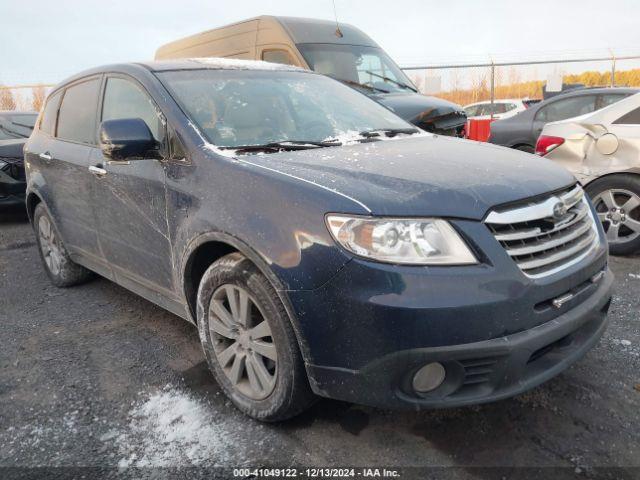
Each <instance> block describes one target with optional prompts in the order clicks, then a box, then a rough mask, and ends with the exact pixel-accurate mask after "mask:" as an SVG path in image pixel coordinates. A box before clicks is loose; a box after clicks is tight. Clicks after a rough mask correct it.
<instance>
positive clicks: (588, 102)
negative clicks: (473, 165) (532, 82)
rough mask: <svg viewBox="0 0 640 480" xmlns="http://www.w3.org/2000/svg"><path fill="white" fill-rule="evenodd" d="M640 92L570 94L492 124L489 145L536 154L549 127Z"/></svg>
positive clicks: (591, 90) (601, 90)
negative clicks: (543, 130)
mask: <svg viewBox="0 0 640 480" xmlns="http://www.w3.org/2000/svg"><path fill="white" fill-rule="evenodd" d="M639 91H640V90H639V89H637V88H617V87H616V88H584V89H575V90H568V91H567V92H566V93H562V94H560V95H556V96H554V97H552V98H549V99H548V100H545V101H543V102H540V103H537V104H534V105H531V106H530V107H529V108H528V109H527V110H525V111H524V112H521V113H519V114H518V115H515V116H513V117H510V118H506V119H504V120H498V121H495V122H493V123H491V136H490V137H489V142H491V143H494V144H496V145H502V146H505V147H510V148H516V149H518V150H523V151H525V152H529V153H533V152H534V151H535V146H536V142H537V140H538V137H539V136H540V132H542V129H543V128H544V126H545V124H547V123H549V122H556V121H559V120H565V119H567V118H573V117H577V116H579V115H584V114H585V113H590V112H593V111H595V110H599V109H601V108H604V107H606V106H607V105H611V104H612V103H615V102H617V101H620V100H622V99H623V98H625V97H628V96H629V95H633V94H635V93H638V92H639Z"/></svg>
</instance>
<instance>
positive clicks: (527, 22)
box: [0, 0, 640, 84]
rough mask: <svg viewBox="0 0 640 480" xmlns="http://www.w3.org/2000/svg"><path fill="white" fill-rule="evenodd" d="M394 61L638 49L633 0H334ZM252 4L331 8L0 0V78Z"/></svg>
mask: <svg viewBox="0 0 640 480" xmlns="http://www.w3.org/2000/svg"><path fill="white" fill-rule="evenodd" d="M336 8H337V12H338V18H339V20H341V21H344V22H346V23H351V24H354V25H356V26H358V27H359V28H360V29H362V30H364V31H365V32H366V33H368V34H369V35H370V36H371V37H373V39H374V40H376V41H377V42H378V43H379V44H380V45H381V46H382V47H383V48H385V49H386V50H387V51H388V53H389V54H390V55H391V56H392V57H393V58H394V59H395V60H396V61H397V62H398V63H399V64H400V65H408V64H416V63H418V64H420V63H460V62H464V61H469V60H476V61H477V60H486V59H487V58H488V56H489V55H490V54H491V55H493V56H494V57H497V58H504V57H508V58H518V59H522V58H523V57H524V58H531V57H534V56H535V57H540V56H547V57H548V56H553V55H560V56H563V55H573V56H576V55H583V54H584V55H587V54H592V53H600V54H602V53H606V52H607V50H608V49H609V48H613V49H615V50H616V51H619V52H623V53H629V52H633V53H636V52H640V41H639V40H640V30H639V27H638V25H640V1H638V0H607V1H606V2H605V1H602V0H598V1H591V0H553V1H549V0H528V1H526V2H524V1H520V0H483V1H480V0H455V1H452V0H448V1H442V0H393V1H391V0H384V1H374V0H369V1H365V0H336ZM261 14H274V15H290V16H304V17H315V18H325V19H332V18H333V7H332V2H331V0H272V1H270V2H267V1H265V0H235V1H219V0H174V1H164V0H102V1H97V0H69V1H62V0H0V83H5V84H21V83H22V84H24V83H32V82H47V83H49V82H53V83H56V82H58V81H60V80H62V79H63V78H64V77H66V76H68V75H70V74H73V73H76V72H78V71H80V70H82V69H85V68H88V67H92V66H95V65H100V64H105V63H112V62H120V61H136V60H145V59H150V58H152V57H153V54H154V52H155V50H156V48H157V47H158V46H159V45H161V44H163V43H165V42H168V41H170V40H174V39H176V38H179V37H181V36H185V35H188V34H191V33H196V32H199V31H202V30H205V29H210V28H215V27H218V26H222V25H225V24H228V23H231V22H235V21H239V20H243V19H246V18H249V17H253V16H257V15H261Z"/></svg>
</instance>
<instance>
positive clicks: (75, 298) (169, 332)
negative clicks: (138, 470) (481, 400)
mask: <svg viewBox="0 0 640 480" xmlns="http://www.w3.org/2000/svg"><path fill="white" fill-rule="evenodd" d="M611 266H612V269H613V270H614V272H615V274H616V277H617V281H616V292H615V297H614V302H613V306H612V309H611V313H610V326H609V328H608V331H607V332H606V334H605V336H604V338H603V339H602V341H601V342H600V344H599V345H598V346H597V347H596V348H595V349H593V350H592V351H590V352H589V353H588V354H587V356H586V357H585V358H584V359H583V360H582V361H580V362H579V363H578V364H576V365H574V366H573V367H572V368H570V369H569V370H568V371H566V372H565V373H563V374H561V375H560V376H558V377H557V378H555V379H553V380H552V381H550V382H548V383H547V384H545V385H543V386H541V387H539V388H537V389H535V390H533V391H531V392H529V393H526V394H524V395H521V396H518V397H516V398H513V399H510V400H506V401H502V402H499V403H494V404H489V405H484V406H479V407H469V408H457V409H451V410H438V411H422V412H392V411H381V410H376V409H371V408H366V407H361V406H357V405H350V404H346V403H341V402H336V401H329V400H321V401H319V402H318V403H317V404H316V405H315V406H314V407H313V408H312V409H311V410H310V411H309V412H306V413H305V414H303V415H302V416H300V417H298V418H296V419H294V420H292V421H289V422H286V423H283V424H278V425H264V424H260V423H258V422H255V421H253V420H251V419H249V418H247V417H246V416H244V415H242V414H240V413H239V412H237V411H236V410H235V409H234V407H233V406H232V405H231V404H230V403H229V402H228V401H227V400H226V399H225V397H224V396H223V395H222V393H221V392H220V391H219V389H218V387H217V386H216V384H215V383H214V381H213V378H212V376H211V375H210V373H209V371H208V369H207V366H206V364H205V361H204V356H203V353H202V351H201V349H200V345H199V341H198V335H197V332H196V330H195V328H194V327H192V326H191V325H189V324H187V323H186V322H184V321H183V320H181V319H179V318H178V317H176V316H174V315H172V314H170V313H168V312H166V311H163V310H162V309H160V308H158V307H156V306H154V305H153V304H151V303H149V302H147V301H145V300H143V299H141V298H140V297H138V296H136V295H134V294H132V293H129V292H128V291H126V290H124V289H123V288H120V287H118V286H116V285H115V284H113V283H111V282H109V281H106V280H104V279H97V280H95V281H92V282H90V283H88V284H85V285H82V286H80V287H76V288H71V289H66V290H64V289H57V288H55V287H53V286H52V285H51V284H50V283H49V281H48V279H47V277H46V275H45V273H44V271H43V269H42V267H41V265H40V259H39V258H38V253H37V250H36V247H35V244H34V238H33V235H32V232H31V228H30V226H29V224H28V223H27V221H26V219H25V218H24V217H23V216H22V215H21V214H19V213H16V214H5V215H3V216H2V219H1V223H0V291H1V292H2V294H1V295H0V322H1V324H2V336H1V337H0V338H1V340H0V342H1V343H0V467H5V468H6V467H16V466H20V467H38V466H47V467H54V466H61V467H69V466H76V467H100V468H109V467H117V466H121V467H122V466H137V467H145V466H172V467H179V466H185V465H191V466H193V465H196V466H204V467H212V466H233V467H236V466H242V465H246V466H252V467H258V466H262V465H275V466H280V467H282V466H287V465H304V466H329V465H331V466H371V465H375V466H389V467H416V466H430V467H456V468H453V469H444V470H437V472H439V474H442V475H444V474H445V473H446V474H448V475H449V476H453V477H455V478H488V477H490V478H493V476H494V475H495V474H498V478H501V477H503V476H505V475H503V473H501V472H502V470H494V469H486V468H485V467H503V468H506V469H507V471H510V470H509V469H510V468H511V467H536V468H537V469H540V468H543V469H544V468H546V467H561V470H554V475H553V476H554V477H558V476H563V475H561V474H564V475H566V476H567V477H568V476H573V475H575V474H579V475H581V476H584V477H585V478H638V477H637V476H636V475H639V474H640V431H639V425H640V313H639V310H640V296H639V295H638V292H639V290H640V257H635V258H612V259H611ZM634 467H635V468H634ZM524 472H525V470H523V471H522V473H524ZM23 473H24V472H23ZM0 476H1V475H0ZM506 476H507V477H508V478H512V477H511V476H510V475H506ZM517 476H519V477H522V476H524V474H518V475H517ZM407 478H408V477H407ZM513 478H516V477H513Z"/></svg>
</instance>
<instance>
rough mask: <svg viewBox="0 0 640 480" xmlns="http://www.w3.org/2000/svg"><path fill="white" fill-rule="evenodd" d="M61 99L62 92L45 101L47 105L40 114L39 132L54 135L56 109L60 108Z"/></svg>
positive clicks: (56, 117) (56, 116)
mask: <svg viewBox="0 0 640 480" xmlns="http://www.w3.org/2000/svg"><path fill="white" fill-rule="evenodd" d="M61 98H62V92H61V91H60V92H56V93H54V94H53V95H51V96H50V97H49V99H48V100H47V104H46V105H45V106H44V111H43V112H42V120H40V131H42V132H44V133H47V134H49V135H55V133H56V120H57V119H58V107H59V106H60V99H61Z"/></svg>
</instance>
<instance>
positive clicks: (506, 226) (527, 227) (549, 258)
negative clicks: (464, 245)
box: [485, 186, 599, 277]
mask: <svg viewBox="0 0 640 480" xmlns="http://www.w3.org/2000/svg"><path fill="white" fill-rule="evenodd" d="M485 223H486V224H487V226H488V227H489V229H490V230H491V233H493V235H494V237H495V238H496V240H498V241H499V242H500V244H501V245H502V246H503V247H504V249H505V250H506V252H507V254H508V255H509V256H510V257H511V258H512V259H513V260H514V261H515V262H516V264H517V265H518V266H519V267H520V269H521V270H522V271H523V272H524V273H525V274H526V275H528V276H530V277H542V276H545V275H551V274H552V273H555V272H558V271H560V270H562V269H563V268H566V267H568V266H569V265H572V264H574V263H576V262H578V261H579V260H580V259H582V258H584V257H585V256H586V255H587V254H588V253H589V252H590V251H591V250H592V249H593V248H595V247H596V246H597V245H598V243H599V239H598V229H597V227H596V223H595V220H594V218H593V215H592V213H591V209H590V208H589V204H588V202H587V199H586V197H585V195H584V192H583V190H582V188H581V187H580V186H576V187H574V188H572V189H570V190H568V191H565V192H561V193H559V194H557V195H552V196H549V197H548V198H546V199H544V200H542V201H537V202H531V203H529V204H527V205H523V206H521V207H518V208H513V209H509V210H502V211H492V212H491V213H490V214H489V215H488V216H487V219H486V220H485Z"/></svg>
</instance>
